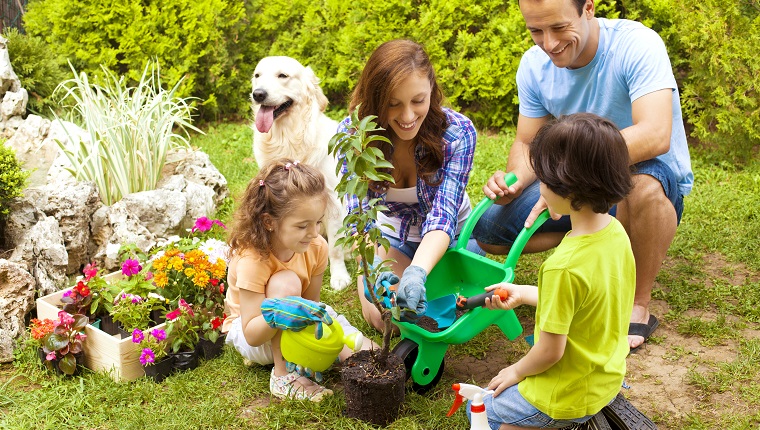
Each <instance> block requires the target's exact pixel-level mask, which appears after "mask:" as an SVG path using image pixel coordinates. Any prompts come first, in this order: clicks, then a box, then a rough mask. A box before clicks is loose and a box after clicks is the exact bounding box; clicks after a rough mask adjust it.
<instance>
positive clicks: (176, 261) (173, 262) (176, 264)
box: [169, 257, 185, 271]
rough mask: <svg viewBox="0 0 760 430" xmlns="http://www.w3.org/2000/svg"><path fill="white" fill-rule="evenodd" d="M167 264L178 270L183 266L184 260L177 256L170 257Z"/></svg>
mask: <svg viewBox="0 0 760 430" xmlns="http://www.w3.org/2000/svg"><path fill="white" fill-rule="evenodd" d="M169 266H171V268H172V269H174V270H176V271H180V270H182V268H183V267H184V266H185V262H184V261H183V260H182V259H181V258H179V257H172V258H171V259H170V260H169Z"/></svg>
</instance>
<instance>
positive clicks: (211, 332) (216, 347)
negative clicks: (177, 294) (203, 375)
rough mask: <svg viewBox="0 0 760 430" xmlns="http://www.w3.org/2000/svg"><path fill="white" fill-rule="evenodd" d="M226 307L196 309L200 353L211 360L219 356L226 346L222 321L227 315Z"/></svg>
mask: <svg viewBox="0 0 760 430" xmlns="http://www.w3.org/2000/svg"><path fill="white" fill-rule="evenodd" d="M223 311H224V307H223V306H222V307H214V308H213V309H212V310H208V309H201V308H196V309H195V315H196V317H197V320H196V325H197V326H198V327H199V330H200V333H199V336H198V354H203V358H205V359H206V360H210V359H212V358H214V357H217V356H219V354H221V353H222V349H223V348H224V339H225V337H226V336H225V335H223V334H222V323H223V322H224V318H226V315H225V314H224V312H223Z"/></svg>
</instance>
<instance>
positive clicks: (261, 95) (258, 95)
mask: <svg viewBox="0 0 760 430" xmlns="http://www.w3.org/2000/svg"><path fill="white" fill-rule="evenodd" d="M253 99H254V100H256V103H261V102H263V101H264V100H266V99H267V92H266V91H264V90H262V89H261V88H257V89H255V90H253Z"/></svg>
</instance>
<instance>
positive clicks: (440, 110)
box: [338, 40, 476, 330]
mask: <svg viewBox="0 0 760 430" xmlns="http://www.w3.org/2000/svg"><path fill="white" fill-rule="evenodd" d="M442 101H443V94H442V93H441V90H440V88H439V87H438V83H437V82H436V79H435V72H434V71H433V67H432V65H431V64H430V58H429V57H428V56H427V54H426V53H425V51H424V49H423V48H422V46H420V45H419V44H417V43H415V42H412V41H409V40H392V41H390V42H386V43H384V44H382V45H380V46H379V47H378V48H377V49H376V50H375V51H374V52H373V53H372V55H371V56H370V58H369V60H368V61H367V64H366V65H365V67H364V70H363V72H362V74H361V76H360V78H359V82H358V83H357V85H356V88H355V89H354V92H353V95H352V97H351V102H350V105H349V110H350V111H354V110H355V109H358V117H359V118H364V117H366V116H368V115H376V116H377V117H378V119H377V120H378V124H379V125H380V126H381V127H383V128H384V129H385V130H384V131H382V132H380V133H382V134H383V135H384V136H385V137H387V138H388V139H389V140H390V141H391V143H392V145H388V144H387V143H380V144H378V147H379V148H380V149H381V150H382V151H383V153H384V154H385V157H386V159H387V160H389V161H390V162H391V163H392V164H393V166H394V167H393V169H392V171H391V172H390V173H391V174H392V175H393V179H394V181H395V183H393V184H391V183H386V182H376V183H372V184H370V192H369V197H370V198H375V197H379V198H381V199H382V201H383V204H384V205H385V206H387V207H388V210H387V211H385V212H384V213H381V214H380V216H379V218H378V222H379V223H380V224H381V230H382V232H383V236H384V237H386V238H388V240H389V241H390V243H391V247H390V249H389V250H388V253H387V255H386V253H385V250H384V249H383V248H382V247H380V248H379V249H378V252H377V258H376V263H377V262H379V261H380V260H383V259H388V258H390V259H394V260H395V261H396V262H395V263H393V264H392V265H391V268H392V269H393V273H383V274H381V275H382V277H383V278H384V279H386V280H388V281H389V282H390V283H391V284H393V283H396V282H399V279H400V283H399V285H398V301H399V305H400V306H402V307H406V308H409V309H414V310H416V311H417V312H418V314H421V313H424V311H425V309H426V306H427V305H426V301H425V279H426V277H427V274H428V273H430V270H432V269H433V267H434V266H435V265H436V263H438V261H439V260H440V259H441V257H442V256H443V254H444V252H446V249H448V248H449V247H450V246H453V244H454V243H455V239H456V237H457V235H458V234H459V231H460V230H461V227H462V224H463V223H464V220H465V219H466V218H467V216H468V215H469V214H470V210H471V208H470V199H469V197H468V196H467V193H466V192H465V187H466V185H467V181H468V180H469V176H470V169H471V168H472V160H473V155H474V153H475V140H476V133H475V127H474V126H473V124H472V121H470V120H469V119H468V118H467V117H465V116H464V115H462V114H460V113H458V112H455V111H453V110H451V109H448V108H444V107H443V106H442V105H441V104H442ZM349 124H350V117H349V118H346V119H345V120H343V122H342V123H341V124H340V126H339V128H338V131H339V132H341V131H342V132H346V131H347V129H348V125H349ZM344 169H345V166H344ZM344 173H345V172H344ZM358 204H359V202H358V200H357V199H356V198H355V197H354V198H349V199H348V202H347V205H348V209H349V211H350V210H351V209H353V208H355V207H356V206H357V205H358ZM383 224H390V225H391V226H393V229H390V228H387V227H384V226H382V225H383ZM378 282H380V279H378ZM358 291H359V298H360V300H361V303H362V313H363V315H364V318H365V319H366V320H367V322H369V323H370V324H372V325H373V326H374V327H375V328H377V329H378V330H382V319H381V315H380V313H379V312H378V311H377V309H376V308H375V307H374V306H373V305H372V304H371V303H370V302H369V301H368V300H367V298H366V293H365V286H364V281H363V279H361V278H360V279H359V281H358Z"/></svg>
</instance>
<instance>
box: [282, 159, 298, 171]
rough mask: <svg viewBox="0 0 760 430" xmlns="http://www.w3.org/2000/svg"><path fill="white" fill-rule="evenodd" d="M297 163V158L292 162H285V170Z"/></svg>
mask: <svg viewBox="0 0 760 430" xmlns="http://www.w3.org/2000/svg"><path fill="white" fill-rule="evenodd" d="M298 163H299V161H298V160H296V161H294V162H293V163H285V170H290V168H291V167H295V166H297V165H298Z"/></svg>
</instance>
